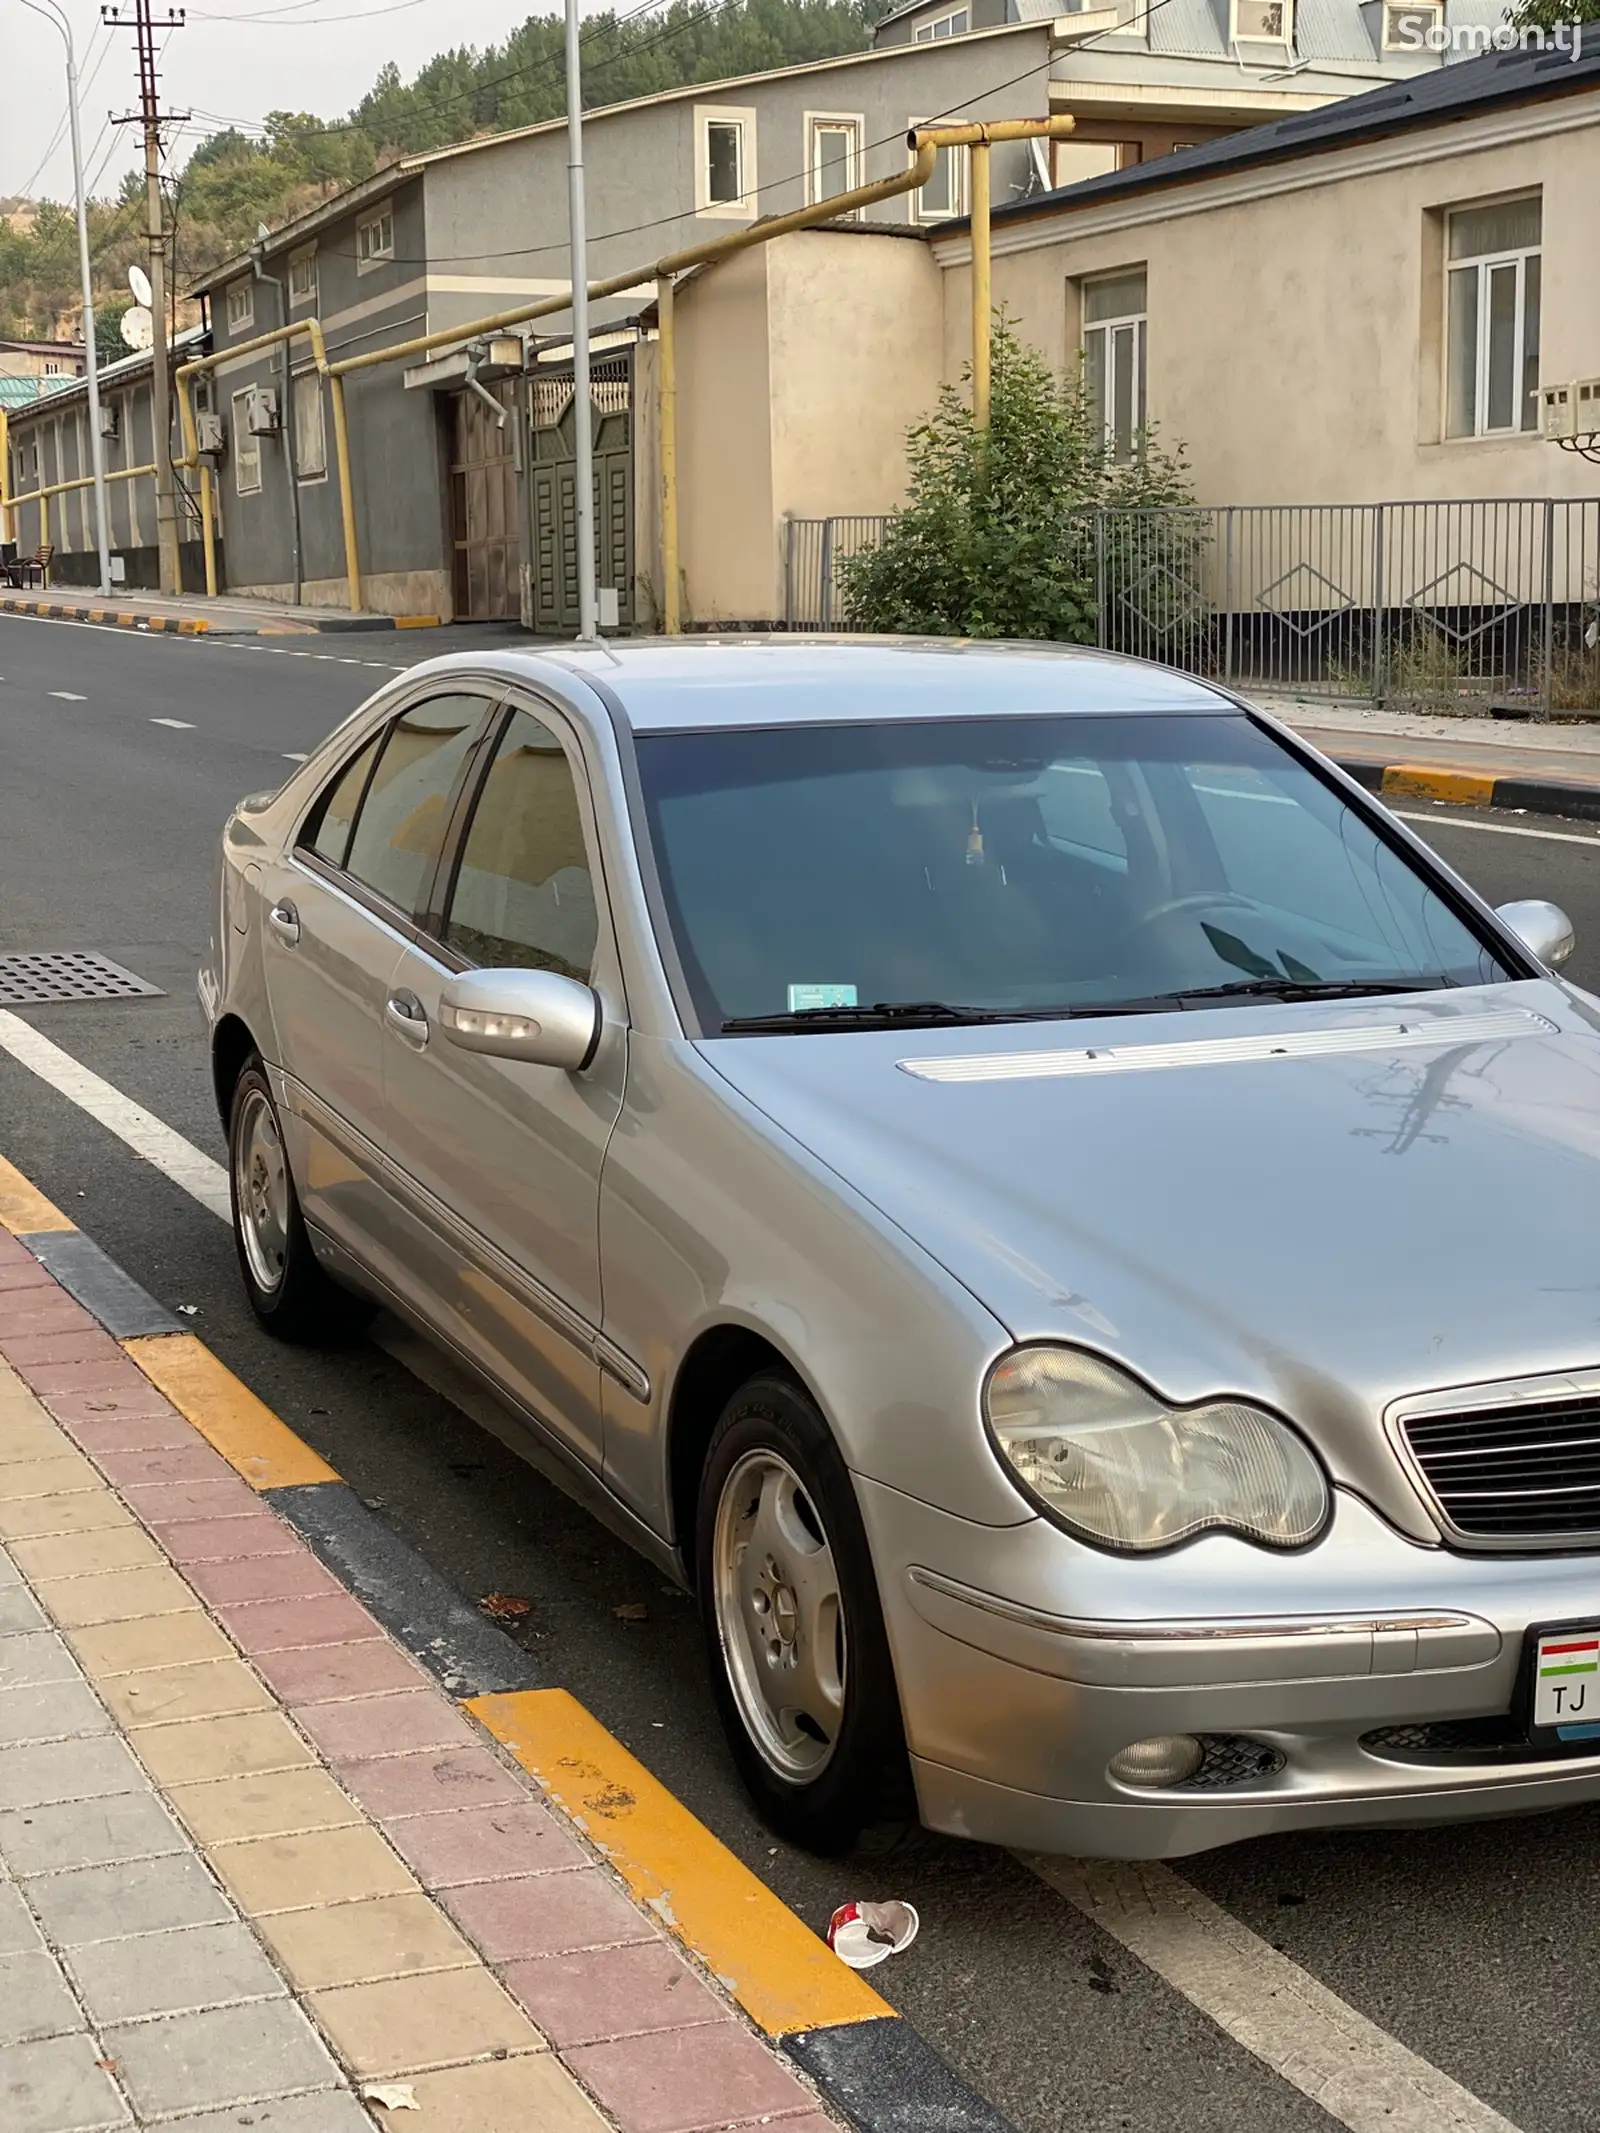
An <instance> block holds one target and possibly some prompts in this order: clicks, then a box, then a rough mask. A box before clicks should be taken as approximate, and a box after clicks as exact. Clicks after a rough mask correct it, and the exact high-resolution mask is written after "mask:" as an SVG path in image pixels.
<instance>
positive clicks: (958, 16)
mask: <svg viewBox="0 0 1600 2133" xmlns="http://www.w3.org/2000/svg"><path fill="white" fill-rule="evenodd" d="M971 27H972V17H971V15H970V13H969V12H968V10H967V9H966V8H964V7H957V8H952V9H951V11H950V13H949V14H948V15H934V16H933V17H931V19H930V20H929V21H927V22H919V23H918V24H917V26H916V28H915V29H914V30H913V31H912V33H911V34H912V36H913V37H914V38H915V40H916V42H917V43H918V44H932V43H933V41H934V39H935V38H936V37H964V36H965V35H966V33H967V31H968V30H969V29H971Z"/></svg>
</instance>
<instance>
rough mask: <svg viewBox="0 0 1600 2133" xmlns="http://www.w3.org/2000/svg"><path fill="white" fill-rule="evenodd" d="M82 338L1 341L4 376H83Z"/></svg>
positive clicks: (0, 372)
mask: <svg viewBox="0 0 1600 2133" xmlns="http://www.w3.org/2000/svg"><path fill="white" fill-rule="evenodd" d="M86 360H87V357H86V354H85V350H84V345H83V343H82V341H0V378H81V377H82V376H83V370H84V364H85V362H86Z"/></svg>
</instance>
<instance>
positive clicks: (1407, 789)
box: [1383, 763, 1495, 807]
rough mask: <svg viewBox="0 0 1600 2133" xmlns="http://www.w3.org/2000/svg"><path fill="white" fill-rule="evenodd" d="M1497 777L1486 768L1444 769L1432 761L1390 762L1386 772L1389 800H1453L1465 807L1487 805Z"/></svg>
mask: <svg viewBox="0 0 1600 2133" xmlns="http://www.w3.org/2000/svg"><path fill="white" fill-rule="evenodd" d="M1494 788H1495V779H1494V776H1493V774H1492V773H1491V772H1489V771H1483V770H1443V769H1439V768H1436V767H1435V766H1434V765H1432V764H1429V763H1391V764H1390V765H1389V767H1388V769H1387V770H1385V772H1384V773H1383V793H1384V797H1385V798H1386V799H1388V798H1394V797H1400V798H1404V799H1408V800H1454V801H1456V802H1457V804H1458V805H1460V806H1462V807H1488V806H1489V805H1490V804H1491V802H1492V801H1493V799H1494Z"/></svg>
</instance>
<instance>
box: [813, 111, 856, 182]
mask: <svg viewBox="0 0 1600 2133" xmlns="http://www.w3.org/2000/svg"><path fill="white" fill-rule="evenodd" d="M806 128H807V131H808V133H809V134H810V137H811V138H810V154H809V156H808V157H807V171H808V183H809V185H810V198H811V199H812V200H813V201H817V200H833V199H837V197H838V195H839V194H840V193H848V192H852V191H854V189H855V188H856V186H858V185H859V184H860V183H861V129H862V121H861V120H860V119H859V118H837V117H834V116H832V115H831V114H823V113H819V112H811V113H809V114H808V115H807V119H806Z"/></svg>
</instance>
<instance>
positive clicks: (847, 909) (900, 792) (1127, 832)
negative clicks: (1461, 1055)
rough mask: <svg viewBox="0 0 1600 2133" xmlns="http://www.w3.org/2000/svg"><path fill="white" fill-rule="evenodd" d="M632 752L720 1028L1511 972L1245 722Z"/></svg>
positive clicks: (1027, 720)
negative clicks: (892, 1012)
mask: <svg viewBox="0 0 1600 2133" xmlns="http://www.w3.org/2000/svg"><path fill="white" fill-rule="evenodd" d="M638 758H639V765H640V775H641V778H642V782H643V788H644V797H645V804H646V810H647V815H648V821H649V827H650V834H651V839H652V842H653V845H654V849H655V855H656V860H657V864H658V869H659V873H660V877H661V882H662V886H663V891H664V895H665V901H666V908H667V915H668V919H669V922H670V924H671V927H672V931H673V935H674V937H675V941H676V945H677V949H678V953H679V957H680V959H681V961H682V964H683V968H684V971H685V974H686V977H687V980H688V983H689V987H690V990H691V992H692V994H693V996H694V1001H695V1005H696V1009H697V1012H698V1014H699V1016H700V1019H701V1022H702V1024H703V1026H704V1028H705V1029H706V1031H707V1032H708V1033H715V1032H717V1031H719V1030H721V1029H722V1028H724V1027H725V1026H726V1025H728V1024H730V1023H732V1024H734V1025H741V1024H746V1023H749V1022H758V1023H759V1021H761V1020H763V1019H766V1018H777V1022H778V1025H779V1026H792V1025H793V1024H794V1023H798V1024H799V1026H801V1027H804V1026H806V1019H807V1018H810V1017H816V1018H817V1019H818V1022H819V1025H820V1024H821V1023H823V1022H826V1021H827V1020H828V1018H830V1017H831V1018H832V1021H833V1023H834V1026H840V1025H841V1024H848V1023H849V1022H851V1021H852V1020H858V1021H860V1022H863V1023H868V1022H870V1020H871V1019H872V1014H871V1012H869V1011H876V1010H879V1009H881V1008H888V1007H899V1008H900V1010H901V1012H902V1015H903V1016H904V1017H905V1018H906V1019H916V1018H917V1016H918V1015H922V1016H924V1017H925V1018H926V1019H928V1020H936V1019H939V1016H940V1013H941V1012H942V1013H944V1014H945V1015H946V1016H948V1015H949V1013H950V1012H951V1011H953V1010H968V1011H971V1012H972V1014H973V1017H974V1019H980V1018H983V1017H986V1016H988V1015H991V1014H992V1015H999V1016H1004V1017H1007V1018H1010V1017H1013V1016H1015V1017H1021V1018H1026V1017H1028V1016H1035V1015H1037V1016H1044V1015H1049V1014H1065V1013H1075V1012H1076V1013H1083V1012H1094V1011H1095V1010H1096V1009H1101V1010H1103V1011H1110V1010H1111V1009H1112V1008H1114V1007H1125V1006H1133V1005H1135V1004H1144V1005H1155V1004H1159V1005H1163V1006H1175V1007H1181V1006H1185V1005H1196V1006H1198V1005H1203V1004H1207V1001H1208V996H1209V998H1210V999H1213V1000H1216V1001H1220V1002H1222V1003H1226V1002H1228V1001H1230V1000H1233V999H1249V998H1252V997H1259V996H1261V995H1263V994H1271V993H1274V992H1279V993H1284V994H1288V995H1291V996H1296V995H1298V996H1303V997H1313V996H1315V995H1316V994H1317V993H1318V992H1327V993H1330V994H1331V993H1336V992H1341V991H1348V992H1351V993H1359V992H1365V991H1371V992H1382V991H1384V990H1410V989H1412V988H1419V989H1420V988H1427V987H1436V986H1440V985H1479V984H1484V983H1488V982H1492V981H1494V980H1498V979H1504V978H1506V977H1508V976H1509V975H1510V973H1509V972H1508V971H1507V969H1506V968H1505V967H1504V965H1503V964H1502V963H1501V962H1500V961H1499V960H1498V959H1497V957H1496V956H1495V954H1494V952H1493V950H1492V948H1491V947H1490V946H1489V945H1488V944H1487V943H1486V942H1485V940H1483V939H1482V938H1480V937H1479V935H1478V934H1477V933H1476V932H1475V931H1474V930H1473V927H1472V926H1471V924H1470V923H1469V921H1468V920H1467V918H1466V917H1465V916H1464V915H1463V914H1462V912H1461V911H1460V910H1459V909H1458V908H1457V907H1456V906H1455V905H1454V904H1453V903H1452V902H1450V901H1447V900H1446V898H1445V897H1444V896H1442V895H1441V894H1440V892H1439V890H1438V889H1437V888H1436V887H1435V886H1434V885H1433V884H1432V883H1431V882H1430V881H1429V879H1428V878H1427V876H1426V875H1424V874H1423V873H1421V872H1420V871H1419V870H1418V868H1417V867H1416V865H1414V864H1413V862H1412V861H1411V860H1410V859H1409V858H1408V857H1407V856H1406V855H1405V854H1404V853H1403V852H1402V851H1401V850H1400V849H1398V848H1397V847H1396V846H1394V845H1391V844H1390V843H1388V842H1387V841H1386V840H1385V838H1384V837H1383V836H1382V835H1381V834H1380V833H1379V831H1378V830H1377V829H1375V828H1374V826H1373V824H1372V822H1371V821H1370V820H1369V819H1368V818H1367V817H1366V815H1365V814H1364V813H1360V812H1358V811H1357V809H1356V808H1355V807H1352V806H1351V805H1350V803H1349V802H1348V801H1347V800H1346V799H1345V798H1343V797H1342V796H1341V795H1340V794H1339V793H1338V792H1337V791H1336V790H1334V789H1333V788H1332V787H1331V786H1330V785H1328V784H1325V783H1324V782H1323V780H1322V779H1321V778H1320V777H1319V776H1317V775H1316V774H1315V772H1313V771H1312V770H1310V769H1308V768H1307V767H1306V766H1305V765H1304V764H1302V763H1301V762H1299V761H1298V760H1297V759H1296V757H1294V756H1293V755H1292V754H1290V753H1289V751H1288V750H1287V749H1286V748H1284V747H1283V746H1282V745H1281V744H1280V743H1279V742H1278V741H1277V740H1276V739H1275V738H1274V737H1273V736H1272V735H1271V734H1270V733H1268V732H1267V731H1266V730H1265V729H1264V728H1263V727H1261V726H1258V725H1257V724H1256V723H1255V722H1254V721H1253V720H1251V719H1250V718H1248V717H1246V716H1244V715H1243V714H1225V715H1219V716H1214V717H1213V716H1209V715H1204V714H1201V715H1179V716H1172V715H1168V716H1149V717H1137V716H1126V715H1124V716H1117V717H1104V718H1102V717H1094V716H1074V717H1059V718H1054V717H1034V716H1030V717H1005V716H998V717H985V718H981V719H940V720H926V721H916V720H893V721H884V722H882V723H877V724H873V723H861V724H841V725H831V726H769V727H758V728H745V729H741V730H730V731H715V730H704V731H695V732H680V733H665V734H644V735H641V736H640V737H639V741H638Z"/></svg>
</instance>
